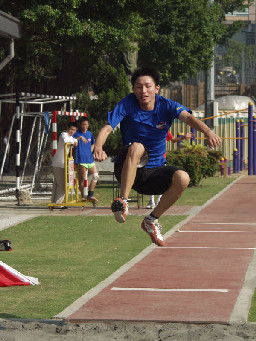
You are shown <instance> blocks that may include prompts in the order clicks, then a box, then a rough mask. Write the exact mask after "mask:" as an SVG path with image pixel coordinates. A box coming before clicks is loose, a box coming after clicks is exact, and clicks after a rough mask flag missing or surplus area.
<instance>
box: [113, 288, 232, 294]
mask: <svg viewBox="0 0 256 341" xmlns="http://www.w3.org/2000/svg"><path fill="white" fill-rule="evenodd" d="M111 290H114V291H153V292H154V291H157V292H159V291H160V292H220V293H225V292H229V290H228V289H160V288H119V287H113V288H111Z"/></svg>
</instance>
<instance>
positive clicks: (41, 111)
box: [0, 92, 87, 195]
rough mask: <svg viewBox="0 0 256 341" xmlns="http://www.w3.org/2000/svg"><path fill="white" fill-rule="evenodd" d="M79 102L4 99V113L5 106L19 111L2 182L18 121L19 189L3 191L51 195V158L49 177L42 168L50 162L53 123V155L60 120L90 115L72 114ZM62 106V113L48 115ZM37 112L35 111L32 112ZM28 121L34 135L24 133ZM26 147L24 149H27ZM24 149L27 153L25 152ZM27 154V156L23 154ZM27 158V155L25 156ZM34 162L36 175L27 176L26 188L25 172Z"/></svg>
mask: <svg viewBox="0 0 256 341" xmlns="http://www.w3.org/2000/svg"><path fill="white" fill-rule="evenodd" d="M75 100H76V97H75V96H71V97H69V96H52V95H41V94H32V93H24V92H21V93H10V94H4V95H0V112H1V110H2V105H3V104H10V103H11V104H13V105H15V108H16V111H15V113H14V115H13V117H12V121H11V126H10V134H9V139H8V142H7V146H6V149H5V153H4V158H3V160H2V165H1V171H0V178H1V176H2V173H3V165H4V162H5V158H6V155H7V149H8V147H9V145H10V142H11V139H12V135H13V130H14V122H15V119H16V144H15V147H16V148H15V153H16V155H15V156H16V157H15V164H16V188H10V186H9V187H8V188H6V189H4V190H3V193H6V192H11V191H15V190H16V195H17V194H18V192H19V191H20V190H21V189H27V190H29V191H30V194H31V195H32V193H33V192H34V191H35V188H37V189H39V190H40V193H49V192H47V190H48V189H49V188H51V186H52V174H51V156H48V159H49V160H47V165H45V169H46V172H47V174H43V172H42V168H43V166H44V163H45V162H46V160H45V158H46V154H47V153H46V152H45V150H46V149H47V147H49V148H50V143H51V141H49V138H48V137H49V126H50V125H51V122H52V135H53V154H54V153H55V152H56V149H57V117H58V116H65V117H70V118H71V120H73V121H74V120H75V119H76V118H77V117H78V116H87V114H86V113H80V112H77V111H75V112H74V111H72V103H73V102H74V101H75ZM57 105H58V106H59V105H60V106H61V110H60V111H56V110H53V111H46V110H45V108H47V109H48V110H49V109H51V108H55V109H56V106H57ZM67 106H69V107H70V109H71V110H70V111H66V110H65V108H66V107H67ZM32 108H33V109H36V110H34V111H33V110H31V109H32ZM25 119H27V120H28V121H30V122H27V123H31V124H30V131H29V132H28V131H26V132H23V131H22V128H23V123H24V120H25ZM23 145H24V146H23ZM22 147H23V150H22ZM22 151H23V153H22ZM24 154H25V155H24ZM21 157H22V161H23V165H22V166H23V169H22V173H21V164H20V160H21ZM29 158H33V162H31V163H32V164H33V170H32V172H33V174H29V175H28V176H27V178H28V179H27V180H26V184H24V182H25V181H24V178H25V171H26V168H28V167H27V165H28V163H29V161H30V159H29Z"/></svg>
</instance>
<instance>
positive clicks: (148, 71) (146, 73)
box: [131, 67, 160, 86]
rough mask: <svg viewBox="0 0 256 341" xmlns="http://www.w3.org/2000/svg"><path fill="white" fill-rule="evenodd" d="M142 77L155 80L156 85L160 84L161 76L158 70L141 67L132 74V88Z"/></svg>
mask: <svg viewBox="0 0 256 341" xmlns="http://www.w3.org/2000/svg"><path fill="white" fill-rule="evenodd" d="M142 76H150V77H152V78H153V80H154V82H155V85H159V84H160V74H159V73H158V72H157V71H156V70H154V69H151V68H148V67H141V68H139V69H137V70H135V71H134V72H133V74H132V78H131V82H132V86H134V84H135V82H136V79H137V78H139V77H142Z"/></svg>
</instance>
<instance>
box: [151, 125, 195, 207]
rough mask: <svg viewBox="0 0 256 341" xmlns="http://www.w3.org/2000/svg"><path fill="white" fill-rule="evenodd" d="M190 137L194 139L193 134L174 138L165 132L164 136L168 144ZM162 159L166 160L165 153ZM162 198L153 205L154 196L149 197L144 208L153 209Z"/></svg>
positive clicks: (159, 197)
mask: <svg viewBox="0 0 256 341" xmlns="http://www.w3.org/2000/svg"><path fill="white" fill-rule="evenodd" d="M192 137H194V134H193V133H192V132H190V133H187V134H186V135H182V136H180V137H174V136H173V135H172V134H171V133H170V132H169V131H168V132H167V136H166V141H167V142H169V141H172V142H173V143H176V142H177V143H178V142H180V141H182V140H185V139H192ZM164 157H165V158H166V152H165V153H164ZM161 197H162V194H160V195H159V196H158V198H157V202H156V204H155V196H154V195H151V196H150V199H149V202H148V204H147V206H146V208H155V207H156V205H158V203H159V201H160V199H161Z"/></svg>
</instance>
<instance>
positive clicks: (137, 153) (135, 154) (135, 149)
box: [127, 142, 145, 163]
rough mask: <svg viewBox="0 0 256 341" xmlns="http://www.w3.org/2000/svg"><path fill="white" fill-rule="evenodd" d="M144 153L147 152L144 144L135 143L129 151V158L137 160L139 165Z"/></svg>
mask: <svg viewBox="0 0 256 341" xmlns="http://www.w3.org/2000/svg"><path fill="white" fill-rule="evenodd" d="M144 152H145V147H144V146H143V144H141V143H139V142H133V143H132V144H131V145H130V147H129V149H128V153H127V156H128V157H130V158H135V159H137V161H138V163H139V161H140V159H141V157H142V156H143V154H144Z"/></svg>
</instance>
